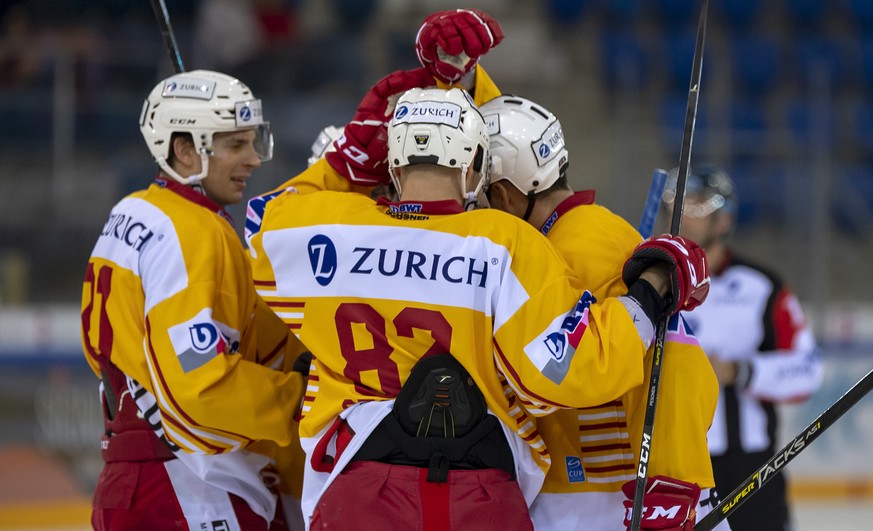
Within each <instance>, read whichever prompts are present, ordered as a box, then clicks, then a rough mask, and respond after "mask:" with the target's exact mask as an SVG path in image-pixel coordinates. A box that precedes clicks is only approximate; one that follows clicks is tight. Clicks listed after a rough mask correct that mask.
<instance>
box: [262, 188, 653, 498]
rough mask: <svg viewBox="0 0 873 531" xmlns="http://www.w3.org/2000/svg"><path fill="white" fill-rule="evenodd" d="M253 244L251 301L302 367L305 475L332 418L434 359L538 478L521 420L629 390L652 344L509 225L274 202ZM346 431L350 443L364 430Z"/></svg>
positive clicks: (367, 206) (524, 231)
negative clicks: (474, 388) (280, 329)
mask: <svg viewBox="0 0 873 531" xmlns="http://www.w3.org/2000/svg"><path fill="white" fill-rule="evenodd" d="M251 245H252V252H253V256H255V257H256V259H255V262H254V267H253V272H254V278H255V284H256V286H257V288H258V291H259V293H260V294H261V295H262V296H263V297H264V299H265V300H266V301H267V303H268V304H269V305H270V306H271V307H272V308H273V309H274V310H275V311H276V312H277V313H278V314H279V316H280V317H281V318H282V319H283V320H284V321H285V322H286V323H287V324H288V326H289V327H291V328H292V329H293V330H295V331H296V332H297V333H298V334H299V337H300V339H301V340H302V341H303V342H304V343H305V344H306V345H307V347H308V348H309V349H310V350H311V351H312V353H313V355H314V360H313V370H312V372H311V373H310V377H309V383H308V387H307V391H306V396H305V398H304V405H303V418H302V420H301V423H300V430H301V440H302V443H303V446H304V449H306V450H307V454H308V461H307V466H308V467H313V466H315V467H316V468H317V467H318V466H319V464H320V462H316V461H313V455H312V454H313V451H314V450H313V449H314V448H315V447H317V446H318V443H319V442H320V439H323V438H324V434H325V431H326V430H327V429H328V428H329V427H331V426H333V425H335V421H336V419H337V418H338V417H342V416H350V415H351V413H350V410H352V409H354V408H355V407H357V406H358V405H367V404H372V403H377V402H383V403H384V402H388V401H391V400H393V399H394V397H395V396H396V395H397V393H398V391H399V390H400V388H401V386H402V385H403V383H404V382H405V381H406V378H407V377H408V376H409V374H410V371H411V369H412V367H413V366H414V365H415V363H416V362H417V361H418V360H419V359H420V358H422V357H423V356H426V355H428V354H431V353H439V352H449V353H451V354H452V355H453V356H455V357H456V358H457V359H458V360H459V361H460V362H461V364H462V365H464V367H465V368H466V369H467V371H469V373H470V374H471V376H472V377H473V379H474V380H475V381H476V383H477V385H478V387H479V389H480V390H481V391H482V393H483V395H484V396H485V400H486V402H487V404H488V406H489V409H490V410H491V412H492V413H493V414H494V415H496V416H497V417H498V418H499V419H500V420H501V421H502V423H503V424H504V426H506V427H507V428H508V429H509V430H511V433H514V434H515V435H517V439H518V440H519V441H522V442H521V445H520V447H519V448H516V459H517V462H518V460H519V459H521V460H523V461H524V462H526V463H528V464H529V465H531V466H532V467H533V468H536V469H538V470H539V472H537V471H536V470H532V469H530V468H527V469H525V470H524V472H523V473H524V474H528V473H532V474H542V471H544V470H546V468H547V467H548V463H549V457H548V453H547V451H546V450H545V448H543V445H542V441H541V439H540V437H539V435H538V433H536V429H535V427H534V424H533V423H532V422H531V420H532V419H531V418H529V417H528V415H527V413H525V410H527V411H528V412H530V413H532V414H534V415H543V414H547V413H550V412H552V411H554V410H555V409H556V408H562V407H564V408H566V407H585V406H592V405H597V404H600V403H602V402H604V401H606V400H607V399H611V398H613V397H616V396H620V395H621V394H623V393H625V392H627V391H628V390H629V389H630V388H633V387H636V386H639V385H640V384H641V383H642V378H643V372H644V368H643V365H642V360H643V357H644V355H645V351H646V346H647V344H648V342H649V341H651V337H645V338H643V337H641V335H640V332H638V330H637V328H636V325H635V324H634V320H633V319H632V318H631V316H630V314H629V313H628V310H627V309H626V307H625V305H624V302H623V301H622V300H620V299H617V298H611V299H605V300H602V301H599V302H597V303H595V302H594V300H593V298H592V297H591V296H590V294H589V293H587V292H583V291H582V289H581V287H580V285H579V283H578V280H577V279H576V278H575V276H574V275H572V273H571V272H570V271H569V269H568V268H567V265H566V263H565V262H564V260H563V259H561V257H560V256H559V255H558V254H557V253H556V252H555V251H554V250H553V249H552V247H551V246H550V245H549V244H548V242H547V240H546V239H545V238H543V236H542V235H541V234H539V233H538V232H537V231H536V230H535V229H534V228H532V227H530V226H529V225H528V224H526V223H525V222H523V221H522V220H520V219H518V218H515V217H513V216H511V215H509V214H506V213H503V212H499V211H493V210H477V211H471V212H461V207H460V206H459V205H458V204H457V202H455V201H441V202H432V203H412V202H405V203H387V202H384V203H378V204H377V203H376V202H374V201H373V200H371V199H370V198H368V197H364V196H361V195H358V194H347V193H337V192H321V193H317V194H309V195H302V194H283V195H281V196H279V197H276V198H275V199H273V200H272V201H271V202H270V203H269V205H268V206H267V209H266V213H265V216H264V219H263V226H262V227H261V230H260V231H259V232H257V233H256V234H255V236H254V237H253V238H252V241H251ZM522 406H523V407H522ZM375 423H377V422H371V423H370V424H369V426H370V428H369V429H372V427H374V426H375ZM354 431H355V434H356V435H355V437H353V438H352V440H353V441H354V440H363V439H365V438H366V436H367V435H368V433H369V432H366V431H364V432H362V431H361V430H360V429H357V427H356V429H355V430H354ZM359 435H360V436H361V437H358V436H359ZM346 442H348V441H346ZM337 445H338V448H339V442H337ZM352 448H353V445H352V444H350V445H349V446H348V447H347V448H346V449H347V450H350V449H352ZM352 453H353V452H352ZM522 453H524V454H527V455H521V454H522ZM337 462H339V455H337V456H335V457H334V458H333V459H332V460H331V463H337ZM338 466H339V465H338ZM519 467H520V468H524V467H523V465H519ZM330 472H334V470H330ZM520 481H521V479H520ZM307 483H309V476H307ZM307 483H304V491H306V490H307V489H308V488H309V486H308V485H307ZM311 484H313V483H310V485H311ZM538 488H539V486H538V485H537V487H536V489H537V490H538ZM307 496H308V495H307V493H306V492H304V508H305V507H306V503H307V502H306V498H307ZM315 499H317V497H316V498H315Z"/></svg>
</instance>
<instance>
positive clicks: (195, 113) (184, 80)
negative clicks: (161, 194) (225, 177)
mask: <svg viewBox="0 0 873 531" xmlns="http://www.w3.org/2000/svg"><path fill="white" fill-rule="evenodd" d="M139 127H140V131H142V136H143V138H145V141H146V144H147V145H148V147H149V151H151V153H152V156H153V157H154V158H155V162H157V163H158V165H159V166H160V167H161V169H163V170H164V171H165V172H166V173H167V174H169V175H170V176H171V177H173V179H175V180H177V181H179V182H180V183H182V184H194V183H197V182H200V181H201V180H203V178H204V177H206V174H207V173H208V170H209V158H208V157H209V155H211V154H212V136H213V135H214V134H215V133H221V132H231V131H241V130H245V129H254V130H255V144H254V147H255V151H256V152H257V154H258V157H259V158H260V159H261V160H262V161H267V160H270V159H271V158H273V134H272V133H271V131H270V123H269V122H265V121H264V114H263V110H262V107H261V100H259V99H256V98H255V97H254V96H253V95H252V91H251V90H249V87H247V86H246V85H245V84H244V83H242V82H241V81H240V80H238V79H236V78H233V77H231V76H228V75H226V74H222V73H219V72H213V71H210V70H192V71H191V72H184V73H181V74H176V75H173V76H170V77H168V78H167V79H165V80H163V81H161V82H160V83H158V84H157V85H156V86H155V88H154V89H152V91H151V93H150V94H149V96H148V98H147V99H146V101H145V102H144V103H143V108H142V114H141V115H140V119H139ZM173 133H189V134H190V135H191V138H192V140H193V141H194V146H195V147H196V148H197V151H198V153H200V158H201V160H202V161H203V165H202V166H203V169H202V171H201V172H200V173H199V174H197V175H191V176H181V175H179V174H178V173H177V172H176V171H175V170H173V169H172V168H171V167H170V165H169V164H168V163H167V159H168V157H169V155H170V150H171V149H172V145H171V142H170V139H171V137H172V135H173Z"/></svg>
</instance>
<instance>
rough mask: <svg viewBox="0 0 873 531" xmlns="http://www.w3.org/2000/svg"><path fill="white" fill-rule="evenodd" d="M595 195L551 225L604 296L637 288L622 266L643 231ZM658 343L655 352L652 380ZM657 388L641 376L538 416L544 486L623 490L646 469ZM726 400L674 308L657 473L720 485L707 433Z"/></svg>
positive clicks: (562, 208) (655, 451)
mask: <svg viewBox="0 0 873 531" xmlns="http://www.w3.org/2000/svg"><path fill="white" fill-rule="evenodd" d="M593 200H594V194H593V192H590V191H589V192H579V193H576V194H575V195H574V196H573V197H571V198H569V199H567V200H566V201H564V202H563V203H562V204H561V205H559V207H558V208H557V209H556V211H555V213H554V214H553V216H552V217H551V218H550V219H549V221H547V222H546V224H545V226H544V227H543V228H542V229H541V231H542V232H544V233H545V234H546V235H547V237H548V239H549V241H550V242H551V243H552V244H553V245H554V247H555V249H556V250H557V251H558V252H559V253H561V255H562V256H563V257H564V258H565V259H566V261H567V263H568V264H569V265H570V268H571V269H572V270H573V272H574V273H576V274H577V275H578V276H579V277H580V279H581V281H582V283H583V285H585V286H590V287H591V289H592V290H593V293H594V295H595V296H596V297H597V298H598V299H604V298H606V297H614V296H617V295H620V294H623V293H626V292H627V287H626V286H625V285H624V282H623V281H622V279H621V269H622V266H623V264H624V262H625V260H627V258H628V257H629V256H630V255H631V253H632V252H633V250H634V248H635V247H636V246H637V245H638V244H639V243H640V241H641V240H642V238H641V236H640V235H639V233H638V232H637V231H636V230H634V229H633V227H631V226H630V225H629V224H628V223H627V222H626V221H625V220H624V219H622V218H621V217H619V216H617V215H615V214H613V213H612V212H610V211H609V210H608V209H606V208H604V207H602V206H599V205H596V204H593ZM653 351H654V348H651V349H649V352H648V353H647V356H646V362H645V367H646V379H645V381H646V382H648V377H649V373H650V371H651V360H652V355H653ZM647 392H648V385H641V386H637V387H635V388H633V389H631V390H630V391H629V392H627V393H625V394H624V395H622V396H621V397H619V398H618V399H617V400H611V401H609V402H607V403H605V404H602V405H598V406H595V407H589V408H584V409H578V410H564V411H558V412H556V413H553V414H551V415H549V416H547V417H544V418H541V419H538V421H537V427H538V429H539V430H540V433H541V434H542V436H543V439H544V440H545V442H546V445H547V447H548V449H549V452H550V453H551V454H552V467H551V468H550V469H549V473H548V475H547V477H546V481H545V484H544V486H543V492H544V493H573V492H618V491H619V490H620V488H621V485H622V483H624V482H626V481H629V480H631V479H633V478H634V477H636V466H637V457H638V456H639V452H640V441H641V438H642V426H643V423H644V418H645V409H646V398H647V397H646V395H647ZM717 400H718V384H717V382H716V379H715V375H714V373H713V371H712V367H711V365H710V364H709V361H708V360H707V358H706V355H705V353H704V352H703V349H702V348H701V347H700V345H699V344H698V342H697V340H696V338H695V337H694V334H693V333H692V331H691V330H690V328H689V327H688V326H687V323H686V322H685V320H684V319H682V318H681V317H680V316H674V317H673V318H672V319H671V320H670V324H669V326H668V332H667V335H666V341H665V357H664V362H663V366H662V370H661V381H660V386H659V394H658V407H657V410H656V417H655V430H654V433H653V436H652V437H653V440H654V442H653V444H652V453H651V455H650V457H649V471H648V474H649V476H653V475H659V474H660V475H666V476H671V477H674V478H679V479H683V480H685V481H691V482H694V483H697V484H698V485H700V486H701V487H703V488H708V487H712V486H713V485H714V483H713V479H712V468H711V465H710V458H709V451H708V448H707V444H706V432H707V429H708V428H709V425H710V423H711V422H712V418H713V415H714V412H715V405H716V402H717ZM616 521H617V522H618V521H620V519H619V520H616Z"/></svg>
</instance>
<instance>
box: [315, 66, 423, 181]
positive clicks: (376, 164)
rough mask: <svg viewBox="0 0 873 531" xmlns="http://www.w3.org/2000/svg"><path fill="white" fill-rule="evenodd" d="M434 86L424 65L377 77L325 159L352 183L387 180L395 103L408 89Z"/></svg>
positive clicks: (388, 179)
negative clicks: (390, 128) (389, 141)
mask: <svg viewBox="0 0 873 531" xmlns="http://www.w3.org/2000/svg"><path fill="white" fill-rule="evenodd" d="M433 85H434V81H433V77H431V75H430V74H429V73H428V71H427V70H425V69H424V68H416V69H415V70H397V71H395V72H392V73H391V74H388V75H387V76H385V77H383V78H382V79H380V80H379V82H377V83H376V84H375V85H373V87H372V88H370V91H369V92H367V95H366V96H364V99H363V100H361V103H360V105H358V110H357V111H356V112H355V115H354V116H353V117H352V121H350V122H349V123H348V124H346V126H345V128H344V130H343V134H342V136H340V137H339V138H338V139H336V141H334V147H335V148H336V150H335V151H330V152H328V153H327V154H325V158H326V159H327V162H328V163H329V164H330V165H331V167H333V169H334V170H336V171H337V172H338V173H340V174H341V175H343V176H344V177H345V178H346V179H348V180H349V181H351V182H352V183H354V184H358V185H362V186H376V185H378V184H387V183H388V182H390V180H391V178H390V176H389V174H388V122H389V120H390V119H391V115H392V114H393V113H394V106H395V105H396V104H397V100H398V99H400V96H401V95H403V93H404V92H406V91H407V90H409V89H411V88H416V87H418V88H424V87H428V86H433Z"/></svg>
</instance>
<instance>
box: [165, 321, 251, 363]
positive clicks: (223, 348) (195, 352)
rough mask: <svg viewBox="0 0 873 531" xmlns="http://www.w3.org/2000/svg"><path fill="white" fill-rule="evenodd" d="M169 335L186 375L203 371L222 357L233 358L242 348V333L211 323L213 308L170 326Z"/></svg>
mask: <svg viewBox="0 0 873 531" xmlns="http://www.w3.org/2000/svg"><path fill="white" fill-rule="evenodd" d="M167 333H168V334H169V335H170V342H171V343H172V344H173V350H174V351H175V352H176V356H177V357H178V358H179V364H180V365H181V366H182V370H183V371H185V372H190V371H193V370H194V369H197V368H199V367H202V366H203V365H206V364H207V363H208V362H209V361H210V360H212V359H213V358H215V357H217V356H219V355H222V354H233V353H234V352H236V351H237V349H238V348H239V331H237V330H234V329H233V328H231V327H229V326H227V325H225V324H223V323H220V322H218V321H216V320H214V319H212V310H211V309H210V308H204V309H202V310H200V311H199V312H198V313H197V315H196V316H194V317H193V318H192V319H190V320H188V321H185V322H184V323H179V324H177V325H175V326H171V327H170V328H169V329H168V330H167Z"/></svg>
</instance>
